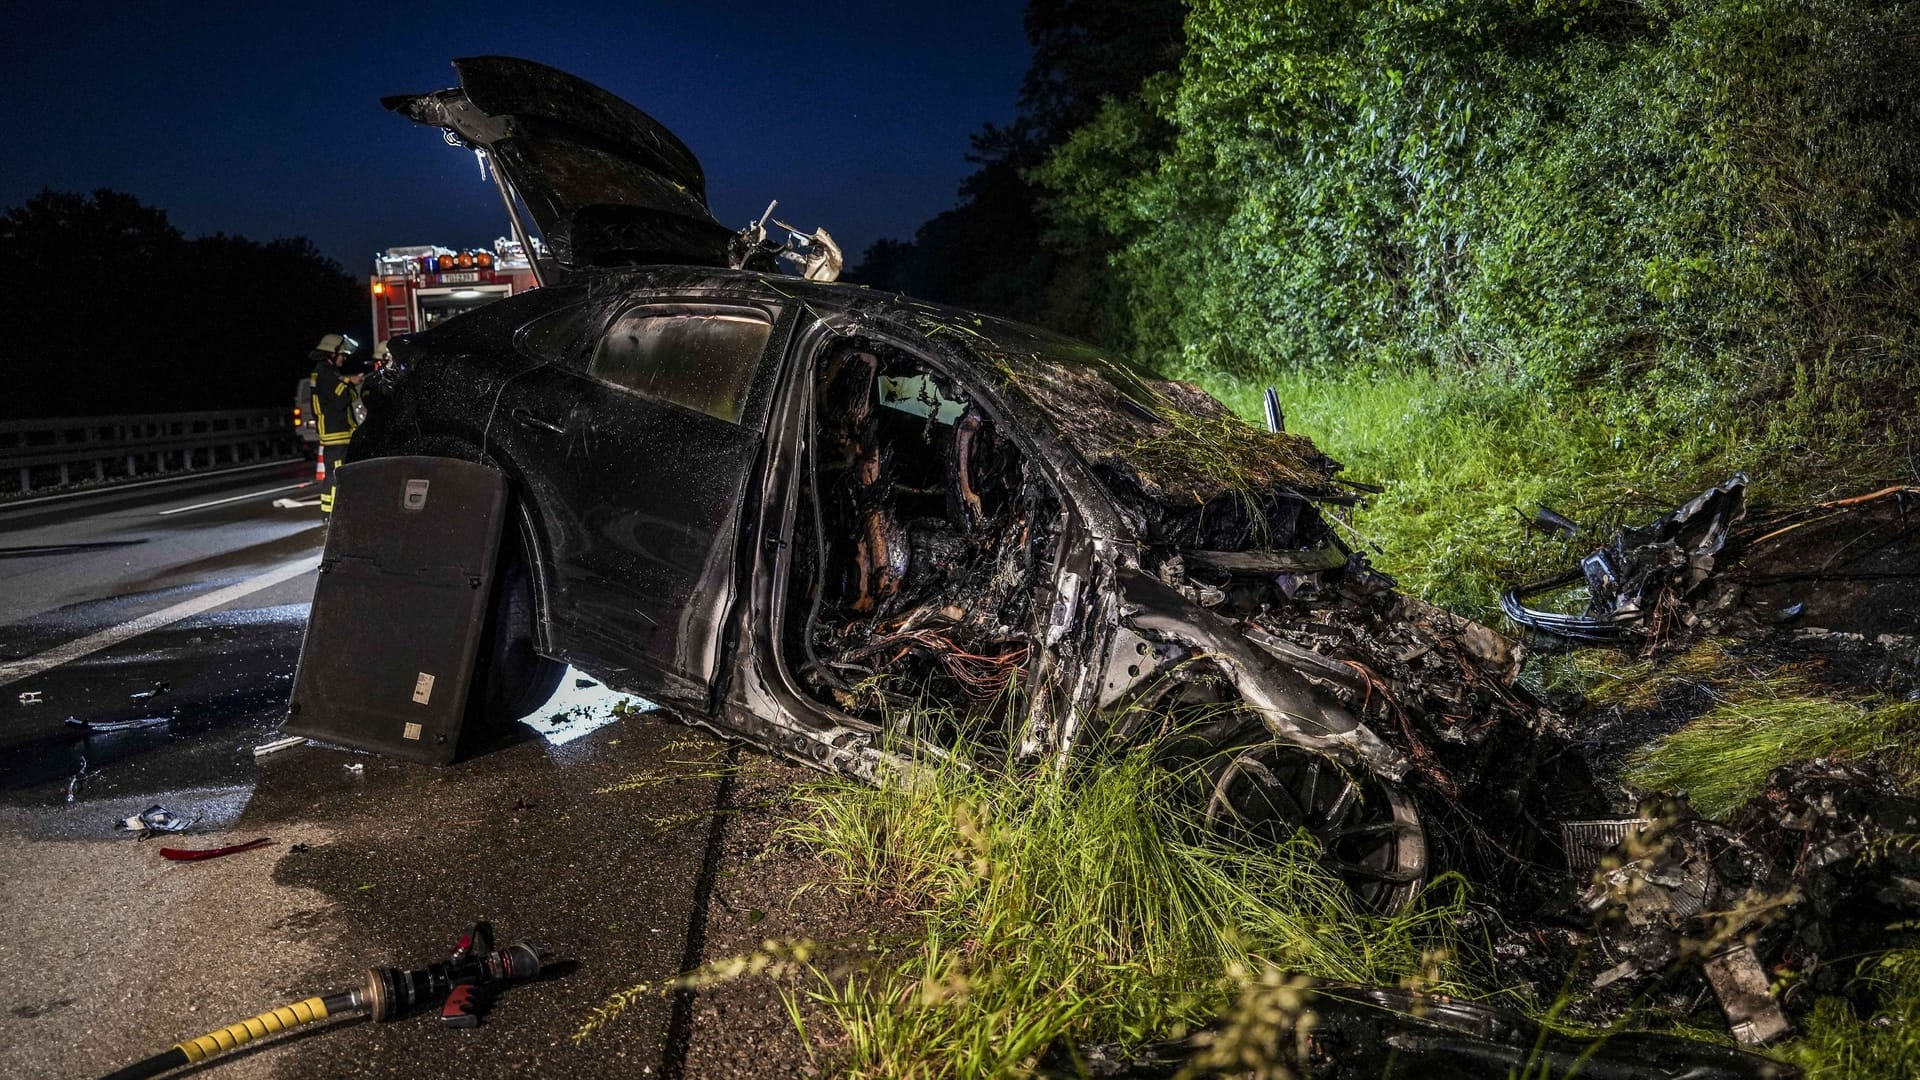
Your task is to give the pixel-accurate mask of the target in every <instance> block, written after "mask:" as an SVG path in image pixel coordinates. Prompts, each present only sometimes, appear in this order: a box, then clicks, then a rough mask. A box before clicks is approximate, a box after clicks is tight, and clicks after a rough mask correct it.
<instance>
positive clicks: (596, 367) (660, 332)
mask: <svg viewBox="0 0 1920 1080" xmlns="http://www.w3.org/2000/svg"><path fill="white" fill-rule="evenodd" d="M772 333H773V323H772V322H771V321H770V320H768V319H766V318H765V317H763V316H760V315H757V314H749V313H747V312H692V313H688V312H679V313H662V312H659V311H636V312H630V313H628V314H626V315H622V316H621V317H620V318H618V319H616V320H614V323H613V325H612V326H610V327H609V328H608V329H607V332H606V334H605V335H603V336H602V337H601V338H600V341H599V343H598V344H597V345H596V346H595V347H594V350H593V357H592V359H591V360H590V361H589V362H588V364H587V373H588V374H589V375H591V376H593V377H594V378H596V379H599V380H601V381H602V382H606V383H610V384H612V385H614V386H617V387H620V388H621V389H624V390H630V391H632V392H634V393H636V394H639V395H641V396H642V397H647V398H652V399H654V400H656V401H668V402H672V403H673V404H675V405H679V406H682V407H684V408H688V409H692V410H693V411H695V412H701V413H705V414H707V415H708V416H711V417H715V418H716V419H720V420H725V421H726V422H728V423H730V424H738V423H740V420H741V416H742V415H743V414H744V413H745V411H746V407H747V399H748V397H749V395H750V394H751V392H752V389H753V380H754V373H755V371H756V370H757V369H758V367H759V364H760V358H761V356H762V355H764V354H765V352H766V349H767V339H768V338H769V337H770V336H771V335H772Z"/></svg>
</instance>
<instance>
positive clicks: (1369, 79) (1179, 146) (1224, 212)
mask: <svg viewBox="0 0 1920 1080" xmlns="http://www.w3.org/2000/svg"><path fill="white" fill-rule="evenodd" d="M1187 46H1188V51H1187V55H1186V60H1185V62H1184V63H1183V65H1182V67H1181V70H1180V72H1179V74H1178V76H1177V77H1174V76H1161V77H1157V78H1155V79H1151V80H1149V81H1148V83H1147V84H1146V86H1145V87H1144V89H1143V91H1142V93H1141V94H1140V95H1138V96H1136V97H1134V98H1130V99H1127V100H1115V101H1110V102H1109V103H1108V105H1107V108H1106V110H1105V111H1104V112H1103V113H1102V114H1101V115H1100V116H1099V117H1098V118H1097V119H1096V120H1095V121H1094V122H1092V123H1090V124H1088V125H1086V126H1085V127H1083V128H1082V129H1080V130H1079V131H1078V132H1077V133H1075V135H1074V136H1073V137H1072V138H1071V139H1069V140H1068V141H1067V143H1066V145H1065V146H1064V147H1063V148H1062V149H1061V150H1059V151H1057V152H1056V153H1055V154H1054V155H1053V156H1052V158H1051V159H1050V160H1049V161H1048V162H1047V163H1046V164H1045V165H1044V166H1043V167H1042V168H1041V170H1040V171H1039V173H1038V176H1039V178H1040V179H1041V180H1042V181H1043V183H1045V184H1046V185H1047V186H1048V188H1049V189H1050V190H1051V191H1052V192H1053V197H1052V201H1051V202H1050V204H1049V210H1050V212H1051V214H1052V215H1053V217H1054V219H1055V222H1056V228H1057V229H1058V230H1059V231H1060V232H1061V233H1062V234H1063V235H1072V234H1076V233H1077V234H1089V233H1091V234H1099V235H1103V236H1105V237H1108V238H1109V239H1114V240H1117V241H1119V250H1118V254H1117V255H1116V256H1115V261H1114V266H1113V270H1114V272H1115V273H1116V274H1117V275H1118V277H1119V279H1120V281H1121V283H1122V284H1123V285H1124V288H1123V290H1122V291H1121V296H1122V300H1121V303H1122V306H1123V308H1124V311H1123V312H1121V313H1120V314H1121V316H1122V317H1123V319H1124V322H1125V325H1126V328H1127V329H1126V333H1127V335H1128V341H1127V342H1125V344H1127V345H1130V346H1131V347H1132V348H1133V349H1134V350H1135V351H1136V352H1137V353H1138V354H1139V355H1140V356H1141V357H1142V358H1143V359H1145V360H1147V361H1149V362H1156V363H1158V364H1160V365H1161V366H1162V367H1165V368H1172V369H1184V370H1188V371H1195V370H1198V371H1209V372H1220V373H1224V374H1226V375H1230V376H1234V377H1239V378H1244V379H1249V380H1258V381H1268V380H1272V379H1274V378H1275V377H1276V376H1277V374H1278V373H1280V372H1286V371H1300V370H1318V371H1326V370H1331V369H1336V368H1338V369H1353V368H1358V369H1361V370H1365V371H1376V370H1400V369H1405V368H1408V367H1414V368H1423V369H1427V370H1455V371H1463V372H1471V373H1473V374H1475V375H1476V376H1497V377H1500V378H1503V379H1508V380H1516V381H1518V382H1519V383H1520V384H1521V385H1522V386H1526V387H1533V386H1541V387H1545V388H1548V389H1549V390H1551V391H1552V392H1554V393H1569V392H1576V391H1577V392H1581V393H1585V394H1590V395H1594V396H1606V395H1610V394H1628V395H1629V396H1630V398H1631V400H1632V401H1633V402H1634V403H1635V407H1636V408H1638V407H1647V408H1651V409H1652V410H1653V411H1655V412H1658V413H1661V414H1664V415H1666V416H1669V417H1671V418H1676V419H1685V420H1688V421H1692V422H1711V421H1713V420H1717V419H1723V418H1724V417H1726V416H1727V415H1728V414H1729V413H1730V411H1732V410H1733V409H1735V408H1737V407H1739V406H1741V405H1742V404H1746V405H1751V404H1754V403H1760V402H1773V401H1778V400H1780V399H1782V398H1785V397H1788V396H1790V395H1794V394H1795V393H1796V391H1797V392H1798V395H1799V397H1798V400H1800V401H1801V402H1802V405H1803V407H1802V408H1801V409H1800V410H1799V412H1798V413H1797V414H1794V415H1790V416H1787V417H1784V418H1783V420H1784V421H1788V422H1790V426H1791V427H1793V429H1794V430H1791V431H1790V432H1783V433H1782V437H1783V440H1784V442H1785V443H1797V444H1801V445H1809V446H1814V447H1815V448H1816V449H1818V448H1820V446H1821V445H1823V444H1825V443H1828V442H1832V441H1833V440H1837V439H1838V440H1844V439H1848V438H1858V437H1859V436H1860V435H1861V434H1862V432H1863V431H1864V430H1865V428H1866V425H1865V423H1864V421H1862V420H1861V418H1860V416H1859V415H1858V414H1859V412H1860V401H1859V398H1860V397H1861V394H1860V392H1859V388H1860V387H1863V386H1880V387H1882V388H1884V387H1887V386H1903V387H1904V386H1908V385H1910V383H1909V381H1908V373H1907V372H1906V371H1905V370H1904V367H1903V365H1904V364H1905V363H1906V361H1908V360H1910V358H1911V357H1912V355H1913V350H1914V346H1915V338H1914V334H1915V331H1914V329H1913V327H1914V325H1915V322H1916V320H1915V316H1916V315H1917V314H1920V292H1917V291H1916V290H1917V289H1920V269H1917V268H1920V232H1916V228H1920V226H1916V219H1915V211H1916V209H1920V206H1917V205H1916V204H1917V203H1920V138H1917V137H1916V136H1920V92H1917V91H1920V10H1916V8H1915V6H1914V5H1911V4H1868V3H1861V2H1844V0H1750V2H1735V0H1664V2H1654V3H1647V4H1637V5H1621V4H1608V3H1593V2H1583V0H1536V2H1534V3H1530V4H1513V3H1508V2H1505V0H1424V2H1376V3H1361V2H1357V0H1344V2H1341V0H1320V2H1313V3H1286V2H1281V0H1266V2H1252V3H1250V2H1247V0H1200V2H1197V3H1195V4H1194V5H1193V9H1192V12H1191V14H1190V16H1189V18H1188V21H1187ZM1161 125H1167V126H1170V127H1171V128H1172V129H1173V131H1174V135H1173V137H1172V139H1171V146H1172V148H1171V149H1170V150H1167V151H1165V152H1164V153H1156V152H1152V151H1150V150H1148V149H1146V148H1148V147H1155V146H1159V145H1164V144H1165V142H1166V140H1165V137H1164V134H1162V133H1161V132H1162V128H1161ZM1783 444H1784V443H1783ZM1334 449H1335V451H1336V452H1338V451H1339V449H1340V448H1339V447H1338V446H1337V445H1336V446H1335V447H1334Z"/></svg>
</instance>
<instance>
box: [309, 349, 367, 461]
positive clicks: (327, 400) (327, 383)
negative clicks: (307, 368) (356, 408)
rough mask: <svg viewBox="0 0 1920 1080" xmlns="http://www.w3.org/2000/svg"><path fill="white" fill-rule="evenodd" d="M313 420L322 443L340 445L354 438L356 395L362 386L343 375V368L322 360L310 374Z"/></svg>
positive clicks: (324, 444) (323, 444)
mask: <svg viewBox="0 0 1920 1080" xmlns="http://www.w3.org/2000/svg"><path fill="white" fill-rule="evenodd" d="M307 385H308V387H309V388H310V390H309V394H310V397H311V400H312V402H313V419H314V423H315V424H317V425H318V426H319V432H320V445H322V446H340V445H343V444H345V443H346V442H347V441H348V440H350V439H352V438H353V427H354V424H353V398H354V395H356V394H358V393H359V392H360V391H359V388H358V387H356V386H354V385H353V384H352V383H350V382H348V381H347V380H346V379H344V378H342V377H341V376H340V370H339V369H338V368H336V367H334V366H333V365H332V364H329V363H326V362H324V361H322V362H321V363H320V365H319V366H317V367H315V368H314V369H313V373H312V374H311V375H308V376H307Z"/></svg>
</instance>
